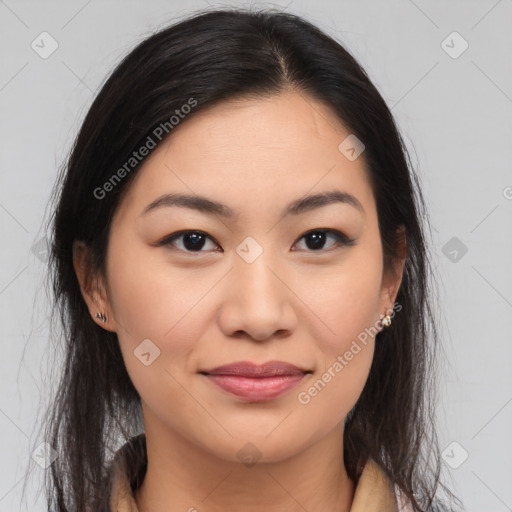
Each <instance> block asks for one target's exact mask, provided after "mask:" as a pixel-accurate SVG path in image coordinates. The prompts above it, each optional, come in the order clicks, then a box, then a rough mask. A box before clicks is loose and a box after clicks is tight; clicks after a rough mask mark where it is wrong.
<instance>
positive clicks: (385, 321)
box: [381, 315, 391, 327]
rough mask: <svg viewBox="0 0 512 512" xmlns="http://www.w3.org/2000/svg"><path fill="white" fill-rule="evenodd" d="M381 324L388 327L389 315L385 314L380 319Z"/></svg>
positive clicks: (389, 323) (389, 322)
mask: <svg viewBox="0 0 512 512" xmlns="http://www.w3.org/2000/svg"><path fill="white" fill-rule="evenodd" d="M381 323H382V325H383V326H384V327H389V326H390V325H391V317H390V316H389V315H386V316H385V317H384V318H383V319H382V321H381Z"/></svg>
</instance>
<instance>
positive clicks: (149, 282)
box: [74, 91, 403, 512]
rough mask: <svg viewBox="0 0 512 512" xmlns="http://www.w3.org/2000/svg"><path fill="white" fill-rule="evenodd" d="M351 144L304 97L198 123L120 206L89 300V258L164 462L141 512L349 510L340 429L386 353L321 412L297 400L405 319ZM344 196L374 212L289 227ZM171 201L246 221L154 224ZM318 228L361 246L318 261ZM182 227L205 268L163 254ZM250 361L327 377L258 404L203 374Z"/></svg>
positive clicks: (98, 307) (326, 397) (361, 367)
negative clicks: (390, 319) (252, 246)
mask: <svg viewBox="0 0 512 512" xmlns="http://www.w3.org/2000/svg"><path fill="white" fill-rule="evenodd" d="M349 133H350V132H349V131H347V130H346V128H345V127H344V126H343V125H342V124H341V123H340V121H339V120H338V119H337V117H336V116H335V115H334V114H333V113H332V112H331V111H330V110H329V108H328V107H327V106H325V105H324V104H322V103H319V102H317V101H315V100H313V99H312V98H310V97H307V96H305V95H304V94H299V93H297V92H293V91H287V92H284V93H282V94H280V95H277V96H272V97H269V98H265V99H262V98H259V99H243V100H238V101H230V102H224V103H222V104H220V105H217V106H214V107H212V108H210V109H208V110H206V111H202V112H199V113H198V114H197V115H196V116H195V117H191V118H190V119H188V120H185V122H183V123H182V124H181V125H179V126H178V127H177V128H175V129H174V131H173V132H172V137H170V138H169V139H168V140H167V141H165V142H164V143H163V144H162V145H161V146H159V147H157V148H156V149H155V150H154V151H153V153H151V155H150V156H149V157H147V158H146V160H145V162H144V164H143V167H142V168H141V170H140V171H139V173H138V175H137V176H136V177H135V180H134V182H133V183H132V185H131V187H130V189H129V190H128V193H127V195H126V196H125V197H124V198H123V200H122V202H121V204H120V205H119V208H118V209H117V211H116V213H115V216H114V219H113V223H112V227H111V231H110V239H109V245H108V253H107V267H106V268H107V273H106V274H107V279H106V282H105V281H102V280H100V279H98V280H96V286H94V287H88V286H86V285H85V283H86V278H87V276H88V275H89V274H88V268H87V267H86V264H85V259H84V256H85V253H86V248H85V247H84V246H83V244H81V243H75V247H74V249H75V250H74V263H75V269H76V272H77V275H78V276H79V279H80V282H81V284H82V292H83V295H84V298H85V300H86V301H87V304H88V306H89V310H90V313H91V315H92V317H93V318H94V317H95V314H96V313H97V312H98V311H100V312H103V313H104V314H106V315H107V317H108V321H107V322H106V323H105V324H103V323H102V322H101V321H100V320H98V319H96V318H94V319H95V321H97V322H98V323H99V325H101V326H102V327H103V328H105V329H108V330H111V331H115V332H116V333H117V335H118V338H119V343H120V346H121V350H122V353H123V357H124V360H125V364H126V368H127V370H128V372H129V375H130V377H131V379H132V381H133V383H134V385H135V387H136V388H137V390H138V392H139V394H140V396H141V398H142V407H143V414H144V421H145V429H146V439H147V447H148V460H149V464H148V471H147V474H146V478H145V480H144V482H143V484H142V486H141V488H140V489H139V490H138V491H137V493H136V500H137V504H138V506H139V509H140V511H141V512H147V511H149V510H151V511H152V512H160V511H164V510H165V511H166V512H169V511H171V512H172V511H175V510H176V511H178V510H181V511H183V510H190V511H193V510H199V511H206V510H208V511H220V510H231V509H233V507H235V508H236V509H238V510H244V511H246V512H252V511H262V510H273V511H284V510H287V511H299V510H304V509H306V510H315V511H318V512H322V511H331V512H332V511H333V510H336V511H348V510H349V509H350V505H351V503H352V500H353V494H354V489H355V484H354V482H352V481H351V480H350V479H349V478H348V477H347V474H346V471H345V468H344V465H343V421H344V418H345V417H346V415H347V413H348V412H349V411H350V409H351V408H352V407H353V406H354V404H355V403H356V401H357V399H358V397H359V396H360V394H361V391H362V389H363V387H364V384H365V382H366V379H367V377H368V372H369V369H370V365H371V361H372V357H373V352H374V343H375V340H374V339H373V338H372V337H371V336H370V337H369V338H368V340H367V343H366V345H364V344H362V343H359V346H360V347H361V350H360V351H359V352H358V353H357V354H356V355H354V357H353V358H352V360H351V361H349V362H348V364H346V366H344V368H343V369H342V371H339V372H335V375H336V376H335V377H333V378H331V379H330V382H328V383H327V384H326V385H325V387H324V388H323V389H322V390H321V391H320V392H318V393H317V395H316V396H314V397H311V400H310V401H309V403H307V404H301V403H300V402H299V400H298V394H299V393H300V392H301V391H307V390H308V389H309V388H310V387H311V385H312V384H313V383H314V382H316V381H317V380H318V379H319V378H321V377H322V374H324V372H325V371H326V370H327V369H328V368H329V367H332V366H333V364H334V363H335V361H336V360H337V358H338V356H343V354H345V352H346V351H347V350H349V349H350V347H351V344H352V342H353V341H354V340H356V339H357V336H358V335H359V334H360V333H361V332H363V331H364V330H365V328H369V327H371V326H376V325H378V320H379V319H380V318H381V317H382V316H383V315H385V314H386V312H390V311H391V310H392V307H393V303H394V300H395V297H396V293H397V291H398V287H399V285H400V280H401V275H402V269H403V266H400V268H399V271H397V272H396V273H395V274H394V275H383V263H382V247H381V241H380V236H379V230H378V219H377V212H376V206H375V201H374V197H373V194H372V191H371V188H370V184H369V182H368V180H367V175H366V170H365V163H364V160H363V156H364V153H363V156H361V157H359V158H357V159H356V160H354V161H349V160H348V159H347V158H346V157H345V156H344V155H343V154H342V153H341V152H340V151H339V149H338V145H339V144H340V143H341V141H343V140H344V139H345V138H346V137H347V136H348V135H349ZM334 189H337V190H340V191H343V192H347V193H350V194H352V195H353V196H355V197H356V198H357V199H358V200H359V202H360V203H361V205H362V207H363V208H364V213H362V212H361V211H359V210H358V209H357V208H355V207H354V206H352V205H350V204H343V203H334V204H330V205H327V206H323V207H321V208H317V209H314V210H311V211H308V212H306V213H304V214H301V215H289V216H287V217H284V218H281V217H280V212H281V211H282V210H283V208H284V207H285V206H286V205H288V203H289V202H291V201H293V200H295V199H298V198H300V197H302V196H305V195H309V194H315V193H320V192H324V191H331V190H334ZM171 192H173V193H185V194H198V195H201V196H207V197H208V198H210V199H212V200H215V201H219V202H221V203H224V204H225V205H227V206H229V207H230V208H232V209H233V210H235V212H236V213H237V215H236V216H235V218H233V219H224V218H222V217H220V216H216V215H209V214H206V213H201V212H199V211H194V210H192V209H188V208H180V207H176V206H173V207H162V208H159V209H155V210H153V211H151V212H149V213H147V214H145V215H143V214H142V211H143V210H144V208H145V207H146V206H147V205H148V204H149V203H151V202H152V201H154V200H155V199H156V198H157V197H159V196H160V195H162V194H164V193H171ZM320 228H324V229H326V228H330V229H336V230H339V231H341V232H342V233H344V234H345V235H347V236H348V237H349V238H350V239H352V238H354V239H355V242H354V245H353V246H348V245H341V244H338V243H337V241H336V239H335V238H334V237H332V236H331V235H329V236H328V237H327V238H326V241H325V243H324V245H323V248H322V245H321V244H320V249H316V250H315V249H314V248H309V247H312V246H313V245H312V244H311V242H310V243H309V247H308V245H307V242H308V238H307V237H304V236H303V235H304V234H305V232H307V231H309V230H312V229H320ZM180 230H200V231H202V232H205V233H207V234H208V235H209V236H210V237H211V239H208V238H207V239H206V242H205V244H204V246H203V247H202V248H201V249H199V250H200V251H202V252H199V253H198V252H197V251H195V252H194V251H191V250H189V251H188V252H187V249H186V247H190V245H188V246H184V245H183V244H184V238H183V237H181V238H178V239H176V240H175V241H174V242H173V243H170V242H169V243H168V244H167V245H162V246H158V245H157V243H158V242H159V241H160V240H162V239H164V238H165V237H167V236H169V235H171V234H173V233H175V232H177V231H180ZM248 236H251V237H252V238H254V239H255V240H256V241H257V243H258V244H259V246H260V247H261V248H262V250H263V252H262V254H261V255H260V256H259V257H258V258H256V259H255V260H254V261H253V262H252V263H248V262H247V261H245V260H244V258H242V257H241V256H240V255H239V254H238V253H237V247H239V246H240V244H241V242H242V241H243V240H244V239H245V238H246V237H248ZM310 240H311V239H310ZM313 247H314V246H313ZM219 248H221V249H222V250H219ZM402 263H403V262H402ZM144 339H150V340H151V341H152V343H154V344H155V345H156V346H157V347H158V348H159V350H160V355H159V357H157V358H156V359H155V360H154V361H153V362H152V363H151V364H150V365H148V366H146V365H144V364H142V363H141V361H140V359H139V358H137V357H136V356H135V355H134V350H136V348H137V347H138V346H139V344H140V343H141V342H142V340H144ZM352 346H353V345H352ZM247 360H248V361H253V362H256V363H263V362H266V361H270V360H280V361H285V362H289V363H292V364H295V365H297V366H299V367H302V368H305V369H308V370H311V371H312V373H311V374H310V375H307V376H305V377H304V378H303V379H302V381H301V382H300V383H299V384H298V385H297V386H296V387H295V388H293V389H292V390H291V391H289V392H288V393H287V394H285V395H284V396H281V397H279V398H277V399H275V400H271V401H268V402H244V401H242V400H241V399H238V398H236V397H234V396H232V395H229V394H228V393H226V392H224V391H223V390H220V389H219V388H217V387H216V386H215V385H214V384H212V383H211V382H210V381H209V380H208V379H207V378H206V377H205V376H203V375H200V374H198V373H197V372H198V371H199V370H204V369H208V368H213V367H215V366H218V365H221V364H227V363H230V362H234V361H247ZM246 443H252V444H253V445H254V446H255V447H256V448H257V452H256V453H257V454H258V455H257V456H259V457H260V458H259V460H258V461H257V463H256V464H254V465H252V466H249V465H246V464H244V463H242V462H241V460H240V458H239V456H240V453H241V454H242V455H244V454H247V453H248V448H247V446H246ZM240 450H242V451H241V452H240Z"/></svg>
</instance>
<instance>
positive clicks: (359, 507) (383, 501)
mask: <svg viewBox="0 0 512 512" xmlns="http://www.w3.org/2000/svg"><path fill="white" fill-rule="evenodd" d="M145 441H146V439H145V436H144V434H140V435H139V436H137V437H135V438H133V439H132V440H131V444H132V447H134V449H135V451H136V452H137V453H138V454H139V455H140V454H143V453H145V447H146V443H145ZM129 444H130V443H126V444H125V445H124V446H123V447H122V448H121V449H120V450H119V451H118V452H117V454H116V460H115V466H114V468H115V469H113V484H112V493H111V497H110V507H111V512H138V508H137V504H136V502H135V497H134V494H133V490H132V484H131V483H130V481H132V482H135V484H134V485H135V486H138V485H140V483H142V478H143V474H144V473H145V470H146V467H145V462H144V464H142V463H141V466H140V467H139V468H133V467H129V460H128V459H129V457H128V456H127V452H128V450H129V448H130V447H129ZM137 479H138V485H137ZM377 511H378V512H398V506H397V501H396V497H395V493H394V492H393V485H392V483H391V482H390V481H389V479H388V478H387V477H386V475H385V474H384V472H383V471H382V469H381V468H380V467H379V466H378V465H377V464H376V463H375V462H374V461H373V460H372V459H370V460H368V462H367V463H366V465H365V467H364V469H363V472H362V473H361V476H360V478H359V481H358V483H357V486H356V490H355V494H354V500H353V502H352V507H351V509H350V512H377Z"/></svg>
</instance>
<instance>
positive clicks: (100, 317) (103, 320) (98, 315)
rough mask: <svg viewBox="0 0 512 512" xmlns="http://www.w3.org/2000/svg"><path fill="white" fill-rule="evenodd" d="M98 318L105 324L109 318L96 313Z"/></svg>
mask: <svg viewBox="0 0 512 512" xmlns="http://www.w3.org/2000/svg"><path fill="white" fill-rule="evenodd" d="M96 318H99V319H100V320H101V321H102V322H103V323H105V322H106V321H107V316H106V315H104V314H103V313H96Z"/></svg>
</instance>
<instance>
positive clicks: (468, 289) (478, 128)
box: [0, 0, 512, 512]
mask: <svg viewBox="0 0 512 512" xmlns="http://www.w3.org/2000/svg"><path fill="white" fill-rule="evenodd" d="M210 5H212V6H217V7H218V6H228V5H234V3H232V2H231V3H230V2H227V3H223V4H220V3H215V2H214V1H212V2H211V3H210ZM236 5H248V4H247V3H245V4H242V3H238V4H236ZM253 5H256V6H262V7H264V6H277V7H286V8H287V10H288V11H290V12H293V13H296V14H299V15H303V16H305V17H306V18H307V19H309V20H311V21H312V22H314V23H316V24H318V25H319V26H320V27H321V28H323V29H324V30H325V31H327V32H328V33H329V34H331V35H332V36H334V37H335V38H337V39H338V40H340V41H341V42H342V43H344V44H345V45H346V47H347V48H348V49H349V50H350V51H351V52H352V53H353V54H354V56H355V57H356V58H357V59H359V61H360V62H361V63H362V65H363V66H364V67H365V69H366V70H367V72H368V74H369V75H370V78H371V79H372V80H373V81H374V83H375V84H376V86H377V87H378V88H379V90H380V91H381V93H382V95H383V96H384V98H385V99H386V101H387V102H388V104H389V105H390V107H392V111H393V113H394V115H395V116H396V118H397V120H398V123H399V126H400V128H401V130H402V133H403V135H404V137H405V140H406V142H407V143H408V146H409V148H410V150H411V153H412V156H413V159H414V160H415V164H416V165H417V168H418V172H419V174H420V176H421V177H422V180H423V184H424V192H425V196H426V198H427V201H428V206H429V208H430V212H431V220H432V224H433V227H434V233H433V234H434V238H433V253H434V260H435V266H436V267H437V271H438V272H439V275H440V278H441V280H442V284H441V295H440V302H439V305H438V307H439V310H440V311H441V312H442V314H443V316H444V322H443V323H442V325H441V333H442V337H443V343H444V347H445V351H446V356H447V358H448V360H449V365H448V366H447V370H446V375H445V380H444V381H443V386H442V387H441V398H442V399H441V402H440V404H439V417H440V422H439V423H440V424H439V437H440V441H441V446H442V448H445V447H448V449H447V451H446V452H445V457H446V461H445V462H444V463H443V467H444V472H445V475H446V477H447V483H448V484H449V485H451V486H452V488H453V489H454V491H455V492H456V493H457V494H458V495H459V496H460V497H461V498H462V500H463V501H464V503H465V505H466V509H467V510H468V511H470V512H482V511H486V512H493V511H494V512H504V511H510V510H512V457H511V455H512V436H511V435H510V433H511V432H512V428H511V426H512V376H511V373H512V372H511V363H512V339H511V334H510V333H511V331H512V273H511V271H510V264H511V261H512V258H511V256H512V169H511V161H512V159H511V155H512V144H511V143H512V117H511V114H512V59H511V58H510V49H511V48H512V25H511V22H512V1H511V0H500V1H496V0H490V1H487V0H482V1H475V0H473V1H447V0H443V1H440V0H436V1H426V0H414V1H413V0H394V1H386V2H384V1H378V0H366V1H334V0H332V1H329V0H315V1H314V2H305V1H300V0H295V1H292V2H290V0H286V1H285V2H279V1H278V2H275V3H273V4H269V3H266V4H264V3H259V2H256V3H253ZM204 7H208V4H207V3H206V2H204V1H197V2H188V3H187V4H183V3H181V2H178V1H170V0H165V1H164V0H162V1H150V2H142V1H141V0H140V1H135V0H132V1H124V2H121V1H120V0H117V1H113V0H111V1H100V0H89V1H86V0H85V1H69V0H68V1H63V0H61V1H45V2H41V1H33V2H29V1H15V0H5V1H0V41H1V44H2V46H1V48H2V51H1V59H2V64H1V67H0V108H1V113H2V114H1V116H0V131H1V132H0V144H1V152H0V165H1V175H0V176H1V188H0V222H1V239H2V243H1V246H0V247H1V248H0V251H1V266H0V320H1V322H0V333H1V354H2V357H1V358H0V374H1V378H2V391H3V392H2V394H1V397H0V432H1V434H2V435H1V436H0V447H1V454H2V457H1V460H0V511H15V510H31V511H36V510H41V511H43V510H45V507H44V501H43V499H42V498H43V497H42V495H40V496H39V497H37V496H36V494H35V491H36V489H37V483H38V482H39V481H40V480H41V477H42V475H43V471H44V469H42V468H41V467H39V466H38V465H37V464H33V465H32V466H33V467H32V469H31V475H33V477H34V478H33V481H34V483H33V484H32V486H31V487H29V488H28V490H27V498H26V502H23V503H22V504H21V506H20V496H21V491H22V488H23V482H22V480H23V476H24V472H25V470H26V468H27V464H28V461H29V460H30V456H31V448H32V447H33V446H36V445H37V443H39V442H41V441H43V440H42V439H38V438H37V433H36V431H35V428H34V424H35V423H36V417H37V414H38V407H39V405H40V403H41V400H42V401H43V402H44V400H46V399H47V396H48V388H47V387H45V386H46V385H45V382H44V371H45V366H44V365H43V364H42V361H43V360H44V356H45V354H48V348H47V343H48V341H47V336H48V332H47V327H48V311H47V299H46V296H45V294H44V292H43V272H44V262H45V255H44V244H43V245H39V246H38V249H37V250H35V251H33V250H32V248H33V246H34V244H36V243H37V242H38V241H39V240H40V239H41V238H42V237H43V236H44V232H43V231H42V229H43V226H42V219H43V216H44V215H45V213H46V212H45V209H46V205H47V202H48V198H49V194H50V191H51V187H52V185H53V182H54V179H55V176H56V171H57V168H58V166H59V165H61V163H62V162H63V159H64V157H65V155H66V152H67V151H68V150H69V148H70V144H71V142H72V139H73V137H74V135H75V134H76V132H77V130H78V127H79V124H80V121H81V120H82V119H83V116H84V114H85V111H86V109H87V107H88V106H89V104H90V102H91V101H92V99H93V97H94V93H95V91H96V90H97V88H98V86H99V85H100V84H101V83H102V81H103V80H104V78H105V76H106V75H107V73H108V72H109V71H110V70H111V69H112V67H113V65H114V64H115V63H117V62H118V60H119V59H120V57H121V56H122V55H124V54H125V53H126V52H127V51H128V50H129V49H130V48H132V47H133V46H134V45H135V44H136V43H137V42H138V41H140V40H141V38H142V37H144V36H146V35H148V34H149V32H150V31H152V30H154V29H156V28H159V27H162V26H164V25H166V24H167V23H169V22H171V21H174V20H177V19H179V18H181V17H183V16H185V15H186V14H188V13H190V12H191V11H192V10H196V9H199V8H204ZM43 31H47V32H48V33H49V34H51V36H52V37H53V38H54V39H55V40H56V41H57V43H58V49H57V50H56V51H55V52H54V53H53V54H52V55H50V56H49V57H48V58H46V59H43V58H42V57H41V56H40V55H39V54H38V53H36V52H35V51H34V50H33V49H32V48H31V43H32V41H34V40H35V41H36V43H37V42H38V41H39V45H40V46H42V43H41V42H40V39H41V37H39V35H40V34H41V32H43ZM454 31H456V32H458V33H459V34H460V36H461V37H462V38H464V40H465V41H467V43H468V44H469V47H468V49H467V50H466V51H465V52H464V53H462V54H461V55H460V56H458V57H457V58H453V57H452V56H450V55H449V54H448V53H447V51H445V50H448V51H450V52H452V55H455V53H458V52H459V51H460V50H461V49H462V48H463V46H462V44H463V41H462V40H460V39H457V37H458V36H453V35H451V36H450V34H452V32H454ZM448 36H450V37H448ZM447 37H448V39H446V38H447ZM445 40H446V42H445V43H443V41H445ZM44 44H45V48H49V46H48V42H46V43H44ZM449 47H451V48H449ZM454 52H455V53H454ZM453 237H456V240H455V241H453V240H452V241H451V242H449V241H450V240H451V239H452V238H453ZM447 243H449V245H446V244H447ZM452 244H455V245H452ZM462 244H463V245H462ZM463 246H465V247H466V248H467V253H466V254H463V253H462V251H461V248H463ZM443 248H444V250H443ZM454 250H455V251H456V252H453V251H454ZM461 256H462V257H461ZM452 260H455V261H452ZM42 372H43V373H42ZM453 442H456V443H457V444H456V445H451V446H450V443H453ZM464 451H467V453H468V454H469V456H468V458H467V460H465V461H464V462H463V463H462V464H460V466H459V467H458V468H456V469H455V468H453V467H452V466H455V465H457V464H458V463H460V461H461V460H462V458H463V455H464Z"/></svg>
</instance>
